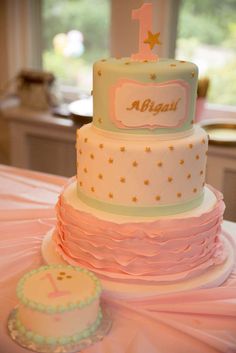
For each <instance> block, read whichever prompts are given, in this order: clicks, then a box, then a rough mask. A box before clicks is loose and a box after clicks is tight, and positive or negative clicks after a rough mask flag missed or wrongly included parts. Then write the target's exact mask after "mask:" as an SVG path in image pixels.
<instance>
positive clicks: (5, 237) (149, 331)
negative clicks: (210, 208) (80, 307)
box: [0, 166, 236, 353]
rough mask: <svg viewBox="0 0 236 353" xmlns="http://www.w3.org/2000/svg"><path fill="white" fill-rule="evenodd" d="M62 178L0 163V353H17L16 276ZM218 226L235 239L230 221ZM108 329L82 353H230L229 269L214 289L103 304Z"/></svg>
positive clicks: (234, 314) (233, 296)
mask: <svg viewBox="0 0 236 353" xmlns="http://www.w3.org/2000/svg"><path fill="white" fill-rule="evenodd" d="M64 182H65V179H64V178H61V177H55V176H51V175H45V174H40V173H34V172H29V171H25V170H20V169H16V168H9V167H6V166H0V220H1V223H0V325H1V326H0V353H23V352H28V351H27V350H26V349H24V348H21V347H19V346H17V345H16V344H15V343H14V342H13V341H12V340H11V339H10V338H9V336H8V334H7V329H6V322H7V317H8V315H9V312H10V311H11V309H12V308H13V307H14V306H15V305H16V303H17V300H16V295H15V287H16V283H17V281H18V279H19V277H20V276H21V275H22V274H23V273H24V272H25V271H28V270H29V269H32V268H35V267H37V266H38V265H40V264H42V258H41V254H40V246H41V241H42V238H43V236H44V235H45V234H46V233H47V231H48V230H49V229H51V228H52V226H53V225H54V224H55V212H54V205H55V203H56V201H57V197H58V193H59V192H60V190H61V187H62V185H63V184H64ZM223 228H224V229H225V230H227V231H228V232H230V233H231V234H235V249H236V224H234V223H231V222H224V225H223ZM106 305H108V307H109V308H110V312H111V315H112V318H113V326H112V329H111V331H110V333H109V334H108V336H106V337H105V338H104V340H103V341H101V342H99V343H97V344H95V345H94V346H91V347H90V348H88V349H86V351H84V353H102V352H103V353H154V352H155V353H219V352H224V353H226V352H227V353H230V352H231V353H235V352H236V268H235V269H234V271H233V273H232V274H231V276H230V278H229V279H228V280H227V281H226V282H225V283H224V284H223V285H222V286H221V287H219V288H213V289H202V290H195V291H191V292H186V293H179V294H171V295H163V296H158V297H156V298H154V299H153V300H151V301H142V302H133V303H132V302H131V303H126V302H121V301H118V300H117V301H115V300H114V299H113V300H111V299H110V300H109V298H108V299H106Z"/></svg>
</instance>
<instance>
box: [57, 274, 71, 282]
mask: <svg viewBox="0 0 236 353" xmlns="http://www.w3.org/2000/svg"><path fill="white" fill-rule="evenodd" d="M65 278H68V279H69V278H72V276H71V275H67V274H66V273H65V272H60V273H59V275H58V276H57V279H58V281H62V280H63V279H65Z"/></svg>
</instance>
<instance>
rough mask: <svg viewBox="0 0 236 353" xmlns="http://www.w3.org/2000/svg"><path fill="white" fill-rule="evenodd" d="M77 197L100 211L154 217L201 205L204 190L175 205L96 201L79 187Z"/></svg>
mask: <svg viewBox="0 0 236 353" xmlns="http://www.w3.org/2000/svg"><path fill="white" fill-rule="evenodd" d="M77 193H78V197H79V198H80V200H81V201H82V202H84V203H85V204H86V205H88V206H90V207H93V208H96V209H99V210H100V211H104V212H108V213H114V214H117V215H125V216H134V217H136V216H137V217H155V216H171V215H175V214H178V213H183V212H187V211H190V210H192V209H194V208H196V207H198V206H200V205H201V203H202V201H203V198H204V191H203V192H201V193H200V194H199V196H198V197H196V198H194V199H192V200H190V201H187V202H184V203H181V204H175V205H165V206H152V207H148V206H147V207H145V206H143V207H142V206H136V207H134V206H121V205H114V204H111V203H107V202H103V201H98V200H96V199H92V198H91V197H89V196H87V195H85V194H84V193H82V192H81V191H80V190H79V188H78V189H77Z"/></svg>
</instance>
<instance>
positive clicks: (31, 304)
mask: <svg viewBox="0 0 236 353" xmlns="http://www.w3.org/2000/svg"><path fill="white" fill-rule="evenodd" d="M50 269H58V270H59V269H73V270H75V271H78V272H84V273H86V274H87V275H88V276H89V277H90V278H91V280H92V281H93V282H94V285H95V290H94V294H93V295H91V296H90V297H89V298H88V299H86V300H80V301H79V302H77V303H67V304H66V305H59V306H58V305H44V304H41V303H38V302H35V301H33V300H30V299H28V298H27V297H26V296H25V295H24V285H25V282H26V281H27V279H28V278H30V277H31V276H33V275H35V274H36V273H40V272H44V271H45V270H50ZM101 291H102V288H101V283H100V281H99V279H98V278H97V277H96V276H95V275H94V274H93V273H92V272H90V271H88V270H86V269H84V268H81V267H76V266H71V265H48V266H41V267H39V268H38V269H35V270H32V271H30V272H28V273H26V274H25V275H24V276H23V277H22V278H21V279H20V281H19V282H18V285H17V288H16V294H17V297H18V299H19V301H20V303H21V304H23V305H25V306H27V307H28V308H31V309H33V310H36V311H40V312H43V313H47V314H56V313H63V312H66V311H70V310H74V309H77V308H78V309H82V308H85V307H86V306H88V305H89V304H91V303H92V302H93V301H94V300H96V299H97V298H98V297H99V295H100V293H101Z"/></svg>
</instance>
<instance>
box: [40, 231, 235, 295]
mask: <svg viewBox="0 0 236 353" xmlns="http://www.w3.org/2000/svg"><path fill="white" fill-rule="evenodd" d="M53 232H54V229H52V230H51V231H50V232H49V233H48V234H47V235H46V236H45V237H44V239H43V242H42V256H43V259H44V261H45V262H46V264H67V262H66V261H65V260H64V259H63V258H62V257H61V256H60V255H59V254H58V253H57V252H56V250H55V244H54V241H53V239H52V235H53ZM221 239H222V241H223V243H224V246H225V250H226V252H227V254H228V256H227V259H226V260H225V261H224V263H223V264H220V265H216V266H214V267H212V268H210V269H208V270H207V271H205V272H204V273H203V274H201V275H200V276H198V277H194V278H191V279H188V280H184V281H182V282H181V281H179V282H178V283H172V284H171V283H169V284H163V283H162V284H160V283H157V284H150V285H148V284H133V283H132V284H131V283H122V282H119V281H114V280H112V281H111V280H108V279H104V278H100V279H101V282H102V286H103V289H104V291H105V294H106V295H109V296H110V297H113V298H120V299H122V298H123V299H134V298H137V299H138V298H141V297H142V298H144V297H151V296H156V295H162V294H168V293H174V292H182V291H189V290H193V289H200V288H213V287H218V286H220V285H221V284H222V283H223V282H224V281H225V280H226V279H227V278H228V276H229V275H230V273H231V271H232V269H233V266H234V263H235V255H234V244H233V240H232V238H231V236H230V235H227V234H225V233H223V234H222V235H221ZM96 275H97V276H98V277H99V274H96Z"/></svg>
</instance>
